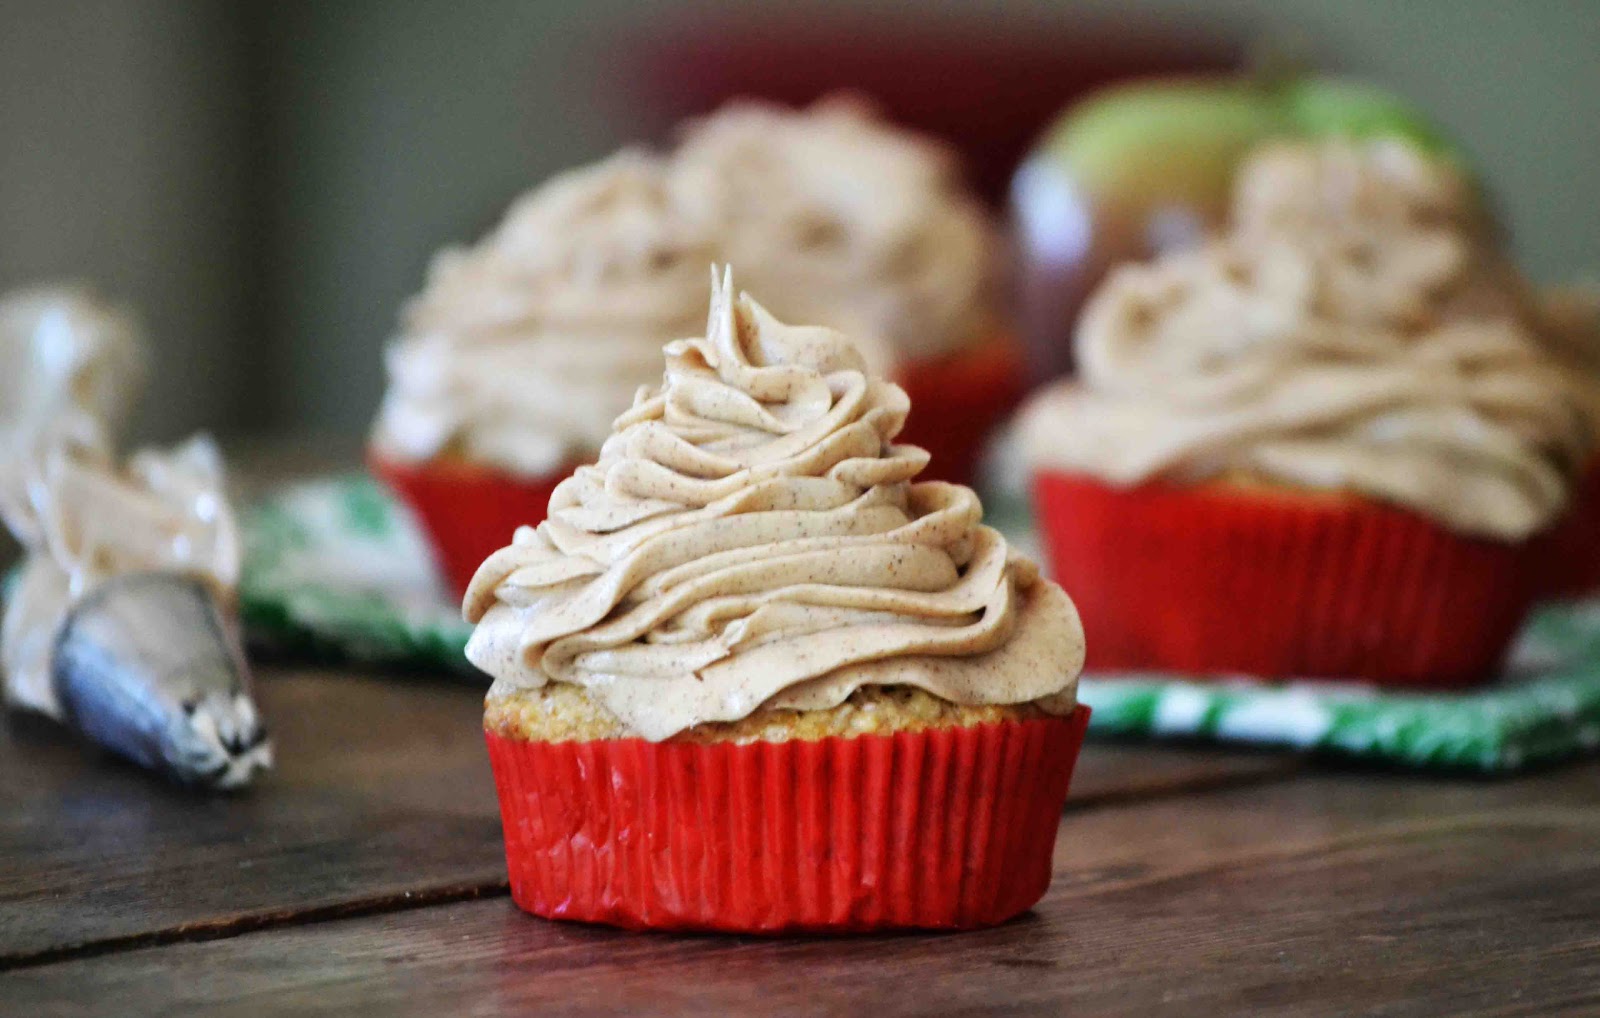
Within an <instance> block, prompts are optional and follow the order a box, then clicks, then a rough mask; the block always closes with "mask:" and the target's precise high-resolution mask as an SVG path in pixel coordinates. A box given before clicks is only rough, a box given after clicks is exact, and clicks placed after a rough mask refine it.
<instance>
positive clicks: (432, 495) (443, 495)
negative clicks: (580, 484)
mask: <svg viewBox="0 0 1600 1018" xmlns="http://www.w3.org/2000/svg"><path fill="white" fill-rule="evenodd" d="M367 462H368V466H369V467H370V468H371V470H372V472H373V473H374V474H375V475H377V477H378V478H379V479H380V480H382V481H383V482H384V484H386V485H388V487H389V489H390V490H391V491H393V492H394V493H395V495H396V496H397V497H398V498H399V499H400V501H402V502H404V503H405V504H406V506H407V507H409V508H410V509H411V512H412V513H413V515H415V516H416V518H417V522H418V523H420V524H421V525H422V529H423V530H424V531H425V532H426V533H427V535H428V543H429V544H430V546H431V547H432V549H433V553H434V559H435V561H436V562H437V564H438V566H439V569H440V571H441V572H443V574H444V577H445V579H446V580H447V581H448V582H449V584H450V589H451V590H452V591H454V592H455V593H456V594H457V595H458V596H459V595H461V594H462V593H464V592H465V591H466V589H467V584H468V582H470V581H471V580H472V574H473V573H475V572H477V570H478V566H479V565H481V564H482V563H483V560H484V559H486V558H488V557H489V555H490V554H491V553H492V552H495V551H498V550H500V549H501V548H504V547H505V546H506V545H508V544H510V543H511V535H512V534H514V533H516V530H517V528H518V527H520V526H523V525H528V526H533V525H536V524H538V523H540V522H542V521H543V520H544V518H545V513H546V511H547V510H548V509H549V507H550V495H551V494H552V493H553V492H554V491H555V490H556V485H558V484H560V483H561V482H562V481H564V480H566V478H567V476H568V475H569V474H570V473H571V472H572V471H571V470H570V469H568V470H563V471H560V472H558V473H554V474H550V475H548V476H545V477H533V478H523V477H516V476H513V475H511V474H507V473H503V472H501V471H498V470H494V469H492V468H489V467H483V466H478V465H476V464H471V463H464V462H462V463H457V462H451V461H445V460H435V461H431V462H427V463H420V464H413V463H403V462H400V461H398V460H394V459H390V458H387V457H384V456H380V455H378V454H376V453H372V454H369V455H368V457H367Z"/></svg>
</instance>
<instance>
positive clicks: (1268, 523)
mask: <svg viewBox="0 0 1600 1018" xmlns="http://www.w3.org/2000/svg"><path fill="white" fill-rule="evenodd" d="M1034 499H1035V505H1036V509H1037V515H1038V519H1039V527H1040V531H1041V537H1042V538H1043V542H1044V546H1045V549H1046V553H1047V557H1048V559H1049V561H1050V565H1051V567H1052V569H1053V575H1054V577H1055V579H1056V580H1057V581H1058V582H1060V583H1061V585H1062V586H1063V587H1065V588H1066V589H1067V591H1068V592H1070V593H1071V595H1072V599H1073V602H1074V603H1075V604H1076V605H1077V607H1078V612H1079V614H1080V616H1081V617H1082V619H1083V625H1084V630H1085V632H1086V634H1087V636H1088V645H1089V656H1088V664H1087V667H1088V668H1089V669H1091V670H1096V671H1163V672H1179V673H1189V674H1198V675H1216V674H1229V675H1237V674H1241V673H1242V674H1248V675H1256V676H1261V677H1263V678H1274V677H1316V676H1332V677H1341V678H1355V679H1365V680H1368V681H1371V682H1374V683H1378V684H1384V685H1397V686H1413V687H1432V688H1459V687H1464V686H1469V685H1473V684H1475V683H1479V682H1482V681H1484V680H1486V679H1488V678H1489V677H1490V676H1491V675H1492V673H1493V672H1494V670H1495V668H1496V666H1497V665H1498V664H1499V663H1500V662H1501V660H1502V658H1503V657H1504V655H1505V652H1506V650H1507V648H1508V646H1509V645H1510V642H1511V639H1512V637H1513V636H1514V635H1515V633H1516V631H1517V628H1518V626H1519V625H1520V624H1521V623H1522V620H1523V618H1524V616H1525V615H1526V614H1527V611H1528V608H1529V605H1530V602H1531V600H1532V596H1533V592H1534V585H1535V582H1536V575H1535V574H1536V572H1537V568H1538V562H1537V554H1536V551H1535V549H1534V548H1533V546H1532V545H1531V544H1524V545H1514V544H1508V543H1501V542H1496V541H1489V540H1480V539H1475V538H1469V537H1464V536H1461V535H1458V534H1456V533H1453V532H1452V531H1450V530H1448V529H1446V528H1445V527H1443V526H1440V525H1438V524H1436V523H1434V522H1432V521H1431V520H1429V519H1427V518H1426V517H1424V516H1422V515H1420V514H1417V513H1411V512H1407V511H1405V510H1403V509H1399V508H1395V507H1392V506H1389V505H1385V504H1381V503H1377V502H1372V501H1367V500H1363V499H1356V498H1341V497H1337V496H1321V495H1316V494H1304V495H1302V494H1300V493H1297V492H1293V491H1284V492H1279V491H1276V490H1270V491H1269V490H1258V489H1255V488H1242V487H1229V486H1225V485H1221V484H1215V485H1209V486H1200V487H1182V486H1177V485H1169V484H1146V485H1141V486H1138V487H1133V488H1120V489H1119V488H1114V487H1111V486H1108V485H1105V484H1102V483H1100V482H1098V481H1096V480H1094V479H1091V478H1088V477H1083V476H1079V475H1072V474H1066V473H1053V472H1045V473H1041V474H1039V475H1038V476H1036V478H1035V484H1034Z"/></svg>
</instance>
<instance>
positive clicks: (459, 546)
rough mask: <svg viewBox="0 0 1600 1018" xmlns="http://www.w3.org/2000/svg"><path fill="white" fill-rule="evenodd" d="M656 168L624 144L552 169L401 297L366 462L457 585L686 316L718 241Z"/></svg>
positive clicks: (558, 473) (683, 328)
mask: <svg viewBox="0 0 1600 1018" xmlns="http://www.w3.org/2000/svg"><path fill="white" fill-rule="evenodd" d="M668 177H669V173H668V170H667V167H666V165H665V164H664V163H663V162H662V160H660V159H659V158H657V157H654V156H650V155H646V154H643V153H639V152H632V151H625V152H622V153H620V154H618V155H616V156H614V157H612V158H610V159H608V160H606V161H604V162H602V163H599V164H597V165H594V166H591V167H587V168H584V169H579V170H574V171H572V172H569V173H566V174H563V175H560V176H557V177H555V178H554V179H552V180H551V181H549V182H548V183H546V184H545V185H544V186H543V187H540V188H539V189H537V190H535V191H534V192H532V193H531V194H529V195H527V196H525V197H524V198H522V199H520V200H519V201H518V202H517V203H516V204H515V205H513V206H512V208H511V210H510V212H509V213H508V214H507V215H506V218H505V220H504V222H502V223H501V224H500V225H499V226H498V227H497V228H496V229H495V230H494V231H493V232H492V233H491V234H490V235H489V236H488V237H486V238H485V239H484V240H483V241H481V242H480V243H479V244H477V245H476V246H475V247H472V248H470V249H466V250H448V251H445V252H443V253H442V254H440V255H439V256H438V258H436V259H435V261H434V263H433V265H432V267H431V268H430V270H429V273H428V283H427V286H426V288H425V289H424V290H423V292H422V294H421V295H420V296H418V297H416V298H415V299H414V300H413V301H412V302H411V303H410V305H409V306H408V307H407V308H406V311H405V314H404V321H403V326H402V329H401V334H400V336H399V337H398V338H397V339H396V340H395V341H394V342H393V343H392V344H391V345H390V347H389V349H388V352H387V366H388V374H389V389H388V392H387V393H386V394H385V397H384V401H383V405H382V407H381V409H380V411H379V414H378V420H377V423H376V425H375V426H374V429H373V435H372V439H371V443H370V450H371V451H370V461H371V463H372V466H373V468H374V470H375V472H376V473H377V474H378V475H379V476H381V477H382V478H383V479H384V480H385V481H387V482H388V484H389V485H390V486H391V487H392V488H393V490H394V491H395V492H396V493H397V494H398V495H399V496H400V498H401V499H402V500H403V501H405V502H406V503H407V504H408V505H409V506H410V507H411V509H412V510H413V511H414V512H415V514H416V516H417V517H418V520H419V522H420V523H421V524H422V526H423V528H424V530H426V532H427V534H428V536H429V538H430V539H431V543H432V545H433V548H434V551H435V554H436V556H437V558H438V560H439V564H440V566H441V567H442V569H443V572H444V574H445V576H446V577H447V579H448V580H449V581H450V583H451V585H452V586H454V587H455V588H456V589H457V590H460V589H462V588H464V587H465V586H466V582H467V580H468V579H470V578H471V576H472V573H473V570H474V569H476V568H477V565H478V563H480V562H482V561H483V559H484V557H485V556H487V555H488V554H489V553H490V552H492V551H494V550H495V549H497V548H499V547H500V546H501V545H503V544H504V543H505V542H506V541H507V540H508V539H509V538H510V536H511V533H512V531H513V530H515V529H516V527H518V526H519V525H522V524H526V523H537V522H538V521H539V520H541V519H543V518H544V510H545V505H546V504H547V503H548V501H549V499H550V494H551V492H552V491H553V490H554V489H555V486H556V484H557V483H559V482H560V481H561V480H562V479H563V478H565V477H566V476H567V475H568V474H570V473H571V471H572V468H573V467H574V466H575V465H577V464H578V463H581V462H585V461H587V460H590V459H592V458H593V457H594V455H595V454H596V453H598V451H599V449H600V444H601V443H602V442H603V441H604V440H605V438H606V436H607V434H609V432H610V418H611V415H612V413H613V410H614V408H615V407H617V406H623V405H626V403H627V401H628V400H629V399H630V398H632V395H633V392H634V390H635V389H637V388H638V387H639V386H641V385H647V384H649V383H650V382H651V381H653V380H654V379H655V378H656V377H657V376H658V374H659V371H660V351H661V346H662V344H664V343H666V342H667V341H668V340H671V339H674V338H677V337H679V336H685V335H690V334H692V333H693V332H694V331H695V330H696V328H697V327H698V324H699V320H700V316H701V315H702V314H703V312H704V308H705V293H706V283H705V279H704V273H705V267H706V265H707V264H709V263H710V261H711V259H712V257H713V254H714V249H713V247H712V246H711V242H710V240H709V239H708V238H707V236H706V235H705V234H704V233H703V232H701V231H700V230H698V229H697V228H696V227H695V226H694V225H693V223H692V222H691V221H690V219H689V218H688V217H687V216H685V215H684V214H683V212H682V210H681V209H680V208H679V207H678V205H677V203H676V202H675V201H674V199H673V196H672V188H671V187H670V186H669V184H668Z"/></svg>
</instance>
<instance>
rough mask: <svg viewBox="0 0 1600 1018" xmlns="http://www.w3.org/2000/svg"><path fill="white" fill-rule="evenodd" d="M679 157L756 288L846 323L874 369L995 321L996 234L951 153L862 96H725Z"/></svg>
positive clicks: (693, 202)
mask: <svg viewBox="0 0 1600 1018" xmlns="http://www.w3.org/2000/svg"><path fill="white" fill-rule="evenodd" d="M674 163H675V165H674V171H673V172H674V182H675V186H677V187H678V188H679V189H680V190H681V192H682V194H683V200H684V203H685V204H686V205H688V206H689V207H691V208H693V209H694V211H695V215H696V216H698V217H699V218H701V219H702V220H703V221H705V222H707V223H708V224H710V229H712V230H714V231H715V232H716V233H717V235H718V236H719V237H720V238H721V245H722V255H723V257H724V259H725V260H727V261H728V262H730V263H731V264H734V265H737V266H739V271H740V273H741V275H742V277H743V279H744V282H745V283H747V284H748V285H749V287H750V289H751V291H752V292H754V293H758V294H761V296H762V299H763V300H764V301H766V302H767V303H768V304H769V305H770V306H771V307H772V309H773V311H774V312H775V313H776V314H778V315H779V316H780V317H783V318H785V319H787V320H791V321H806V322H820V323H823V324H826V325H831V326H833V327H835V328H839V329H841V330H844V331H846V332H847V333H849V334H850V335H851V336H853V337H855V338H856V339H857V340H858V341H860V342H861V344H862V348H863V352H864V353H865V354H866V356H867V357H868V363H869V365H870V366H872V367H873V368H874V369H875V370H880V371H881V370H886V369H887V368H889V367H890V366H892V365H893V364H895V363H899V362H900V361H903V360H911V359H917V358H924V357H932V356H937V355H939V354H944V353H948V352H950V351H952V350H956V349H959V348H961V347H963V346H967V345H970V344H971V343H973V342H974V341H976V340H978V339H980V338H982V333H983V330H984V329H985V328H986V327H988V326H989V325H990V324H992V323H991V322H990V318H991V317H992V316H993V308H992V292H991V291H992V287H993V283H994V280H993V279H992V278H991V270H992V267H993V264H994V259H995V253H996V247H995V245H996V242H995V238H994V236H993V233H992V230H991V228H990V225H989V221H988V218H987V216H986V215H985V213H984V211H983V209H982V207H981V206H980V204H979V203H978V201H977V199H976V198H975V197H974V196H972V195H971V194H970V193H968V192H967V191H966V190H964V189H963V188H962V186H961V184H960V180H959V175H958V172H957V166H956V163H955V160H954V158H953V156H952V154H951V152H950V151H949V150H947V149H946V148H944V147H943V146H941V145H938V144H937V143H935V142H933V141H931V140H930V139H927V138H924V137H920V136H917V135H914V134H911V133H909V132H906V131H901V130H898V129H896V128H893V127H891V126H890V125H888V124H887V123H885V122H884V121H882V120H880V119H878V118H877V117H876V116H874V115H873V114H872V113H871V111H870V110H869V109H867V108H866V107H865V106H864V104H862V103H861V102H859V101H851V100H845V99H840V98H835V99H831V100H824V101H822V102H819V103H817V104H816V105H815V106H813V107H811V108H810V109H808V110H804V111H793V110H788V109H785V108H782V107H778V106H770V105H764V104H757V103H734V104H730V105H728V106H726V107H724V108H723V109H722V110H720V111H719V112H717V113H716V114H714V115H712V116H710V117H707V118H705V119H704V120H701V121H698V122H695V123H693V124H691V125H690V126H689V127H688V129H687V130H686V132H685V135H684V138H683V141H682V144H681V146H680V147H679V149H678V151H677V153H676V155H675V157H674Z"/></svg>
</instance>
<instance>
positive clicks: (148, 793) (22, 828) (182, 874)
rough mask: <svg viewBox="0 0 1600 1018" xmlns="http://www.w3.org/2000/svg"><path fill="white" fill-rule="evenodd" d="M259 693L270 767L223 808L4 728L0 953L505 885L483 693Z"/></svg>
mask: <svg viewBox="0 0 1600 1018" xmlns="http://www.w3.org/2000/svg"><path fill="white" fill-rule="evenodd" d="M258 694H259V698H260V701H261V704H262V709H263V712H264V714H265V716H266V718H267V722H268V724H269V726H270V727H271V729H272V732H273V737H274V739H275V742H276V749H277V757H278V766H277V768H276V770H274V771H273V772H272V773H271V774H270V775H269V776H268V777H267V778H266V780H265V781H264V782H263V783H262V784H261V785H259V786H258V787H256V788H254V789H251V790H249V791H247V792H245V793H242V794H239V795H235V796H230V797H206V796H204V795H199V794H195V793H192V792H186V791H184V790H181V789H177V788H173V787H170V786H168V785H166V784H164V783H162V782H160V781H158V780H155V779H152V778H151V777H150V776H149V775H146V774H145V773H143V772H141V771H138V770H137V769H135V768H133V767H130V766H127V765H124V764H122V763H120V762H118V761H115V760H112V759H109V758H108V757H106V756H104V755H102V754H99V753H97V752H96V751H94V750H93V749H92V748H87V747H83V746H80V745H78V744H76V743H75V742H73V741H72V740H71V739H70V738H69V737H67V736H66V735H65V733H64V732H63V731H62V730H61V729H59V728H57V727H55V726H53V725H49V724H47V723H45V722H42V721H39V720H37V719H29V718H25V717H13V718H11V719H10V721H9V723H8V724H6V725H0V955H3V956H7V957H10V958H15V957H19V956H21V957H27V956H30V955H37V954H39V953H44V954H46V955H48V954H50V953H52V952H60V951H64V950H72V949H74V948H77V947H79V946H81V945H84V944H87V943H91V942H98V941H108V940H109V941H116V940H120V939H126V938H137V937H140V936H144V935H148V934H151V933H153V932H155V931H162V930H182V929H194V928H204V927H218V928H226V927H228V926H229V925H230V924H239V923H243V924H246V925H248V924H249V923H251V922H255V921H259V917H261V916H270V915H282V914H285V913H290V914H292V913H294V912H296V911H301V910H308V909H323V910H327V909H338V908H341V907H358V906H361V905H362V904H363V903H365V904H367V905H371V904H372V903H374V902H378V901H383V900H386V899H397V900H399V901H401V902H404V901H405V899H406V896H407V895H418V894H423V895H442V896H445V897H457V896H461V895H467V894H472V893H477V892H478V891H481V889H484V888H489V889H498V888H499V887H500V886H501V885H502V883H503V881H504V860H503V857H502V854H501V853H502V849H501V842H500V829H499V822H498V819H497V817H496V814H495V806H494V797H493V790H492V787H491V781H490V777H489V772H488V764H487V761H486V759H485V755H484V752H483V746H482V742H481V741H480V736H479V734H478V732H479V727H478V719H479V717H480V716H481V702H482V700H481V694H479V693H477V692H475V691H473V690H471V689H463V688H461V687H460V686H458V685H452V684H446V683H424V682H418V681H383V680H380V679H377V678H370V677H366V678H363V677H357V676H349V675H335V674H333V673H329V672H317V671H303V670H302V671H295V672H283V671H275V670H271V669H269V670H267V671H266V673H265V674H263V675H262V677H261V679H260V681H259V683H258Z"/></svg>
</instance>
